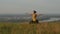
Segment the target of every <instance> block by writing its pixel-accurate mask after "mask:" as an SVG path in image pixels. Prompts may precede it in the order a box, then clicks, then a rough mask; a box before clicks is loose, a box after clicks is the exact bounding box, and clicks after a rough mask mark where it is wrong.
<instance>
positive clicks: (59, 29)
mask: <svg viewBox="0 0 60 34" xmlns="http://www.w3.org/2000/svg"><path fill="white" fill-rule="evenodd" d="M0 34H60V22H49V23H48V22H46V23H39V24H20V23H0Z"/></svg>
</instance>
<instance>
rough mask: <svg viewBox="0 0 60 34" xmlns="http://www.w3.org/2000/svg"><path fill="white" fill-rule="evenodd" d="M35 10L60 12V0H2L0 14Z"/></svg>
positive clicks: (0, 0) (46, 12)
mask: <svg viewBox="0 0 60 34" xmlns="http://www.w3.org/2000/svg"><path fill="white" fill-rule="evenodd" d="M33 10H36V11H37V12H38V13H43V14H60V0H0V14H22V13H23V14H24V13H32V11H33Z"/></svg>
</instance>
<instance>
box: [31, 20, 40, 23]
mask: <svg viewBox="0 0 60 34" xmlns="http://www.w3.org/2000/svg"><path fill="white" fill-rule="evenodd" d="M30 23H39V22H38V20H36V21H33V20H31V21H30Z"/></svg>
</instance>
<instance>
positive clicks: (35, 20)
mask: <svg viewBox="0 0 60 34" xmlns="http://www.w3.org/2000/svg"><path fill="white" fill-rule="evenodd" d="M30 23H38V20H37V14H36V11H35V10H34V12H33V14H32V21H30Z"/></svg>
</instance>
